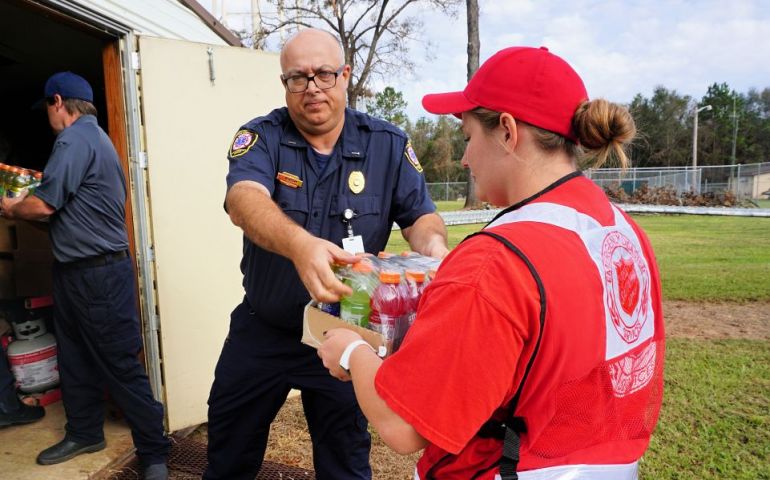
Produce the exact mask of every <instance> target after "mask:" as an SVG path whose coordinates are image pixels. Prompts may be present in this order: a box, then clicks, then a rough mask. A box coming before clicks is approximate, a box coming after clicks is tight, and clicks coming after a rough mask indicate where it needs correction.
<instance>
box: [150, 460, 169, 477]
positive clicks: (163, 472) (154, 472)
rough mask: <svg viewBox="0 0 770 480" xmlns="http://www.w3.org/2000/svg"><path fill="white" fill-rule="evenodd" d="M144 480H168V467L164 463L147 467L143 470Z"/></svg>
mask: <svg viewBox="0 0 770 480" xmlns="http://www.w3.org/2000/svg"><path fill="white" fill-rule="evenodd" d="M144 480H168V467H166V464H165V463H155V464H153V465H148V466H147V467H146V468H145V469H144Z"/></svg>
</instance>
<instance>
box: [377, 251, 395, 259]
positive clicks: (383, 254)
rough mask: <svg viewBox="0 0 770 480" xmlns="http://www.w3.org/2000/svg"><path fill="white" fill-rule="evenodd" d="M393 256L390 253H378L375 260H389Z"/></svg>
mask: <svg viewBox="0 0 770 480" xmlns="http://www.w3.org/2000/svg"><path fill="white" fill-rule="evenodd" d="M392 256H393V254H392V253H390V252H380V253H378V254H377V258H390V257H392Z"/></svg>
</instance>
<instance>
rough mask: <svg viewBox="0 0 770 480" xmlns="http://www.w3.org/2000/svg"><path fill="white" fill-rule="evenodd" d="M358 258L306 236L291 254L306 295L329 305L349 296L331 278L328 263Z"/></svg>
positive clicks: (357, 259)
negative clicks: (306, 292)
mask: <svg viewBox="0 0 770 480" xmlns="http://www.w3.org/2000/svg"><path fill="white" fill-rule="evenodd" d="M360 259H361V258H360V257H357V256H355V255H351V254H350V253H348V252H346V251H345V250H343V249H341V248H340V247H338V246H337V245H335V244H333V243H331V242H329V241H327V240H324V239H322V238H318V237H313V236H310V235H308V237H307V238H306V239H304V240H302V243H301V244H299V245H297V246H296V248H295V249H294V254H293V255H292V261H293V262H294V267H295V268H296V269H297V273H299V278H300V280H302V283H303V284H304V285H305V288H306V289H307V291H308V293H310V296H311V297H312V298H313V299H314V300H316V301H319V302H329V303H331V302H338V301H339V300H340V297H344V296H347V295H351V294H352V293H353V290H352V289H351V288H350V287H348V286H347V285H345V284H344V283H342V282H341V281H340V280H339V279H338V278H337V277H336V276H335V275H334V272H333V271H332V267H331V266H332V264H333V263H356V262H358V261H359V260H360Z"/></svg>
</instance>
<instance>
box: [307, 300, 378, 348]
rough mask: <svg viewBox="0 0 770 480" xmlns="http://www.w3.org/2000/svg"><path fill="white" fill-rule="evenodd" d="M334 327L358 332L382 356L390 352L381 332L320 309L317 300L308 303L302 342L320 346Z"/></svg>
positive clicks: (316, 346)
mask: <svg viewBox="0 0 770 480" xmlns="http://www.w3.org/2000/svg"><path fill="white" fill-rule="evenodd" d="M332 328H347V329H348V330H353V331H354V332H356V333H358V334H359V335H361V338H363V339H364V340H365V341H366V343H368V344H369V345H371V346H372V348H374V351H375V352H377V355H379V356H380V357H384V356H386V355H387V354H388V353H389V352H388V346H387V342H385V338H384V337H383V336H382V335H381V334H379V333H377V332H375V331H373V330H369V329H367V328H364V327H359V326H358V325H351V324H349V323H347V322H345V321H343V320H341V319H340V318H339V317H335V316H334V315H330V314H328V313H326V312H324V311H323V310H319V309H318V303H317V302H310V303H308V304H307V306H306V307H305V314H304V315H303V318H302V343H304V344H305V345H309V346H311V347H313V348H318V347H319V346H320V345H321V342H323V341H324V332H325V331H327V330H331V329H332Z"/></svg>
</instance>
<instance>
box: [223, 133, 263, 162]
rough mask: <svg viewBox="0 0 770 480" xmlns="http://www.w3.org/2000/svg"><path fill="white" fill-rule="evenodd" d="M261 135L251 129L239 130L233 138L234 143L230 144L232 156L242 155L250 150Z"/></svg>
mask: <svg viewBox="0 0 770 480" xmlns="http://www.w3.org/2000/svg"><path fill="white" fill-rule="evenodd" d="M258 138H259V135H257V134H256V132H252V131H251V130H245V129H243V130H238V132H237V133H236V134H235V137H234V138H233V144H232V145H230V156H231V157H240V156H241V155H243V154H244V153H246V152H248V151H249V150H250V149H251V147H252V146H254V144H255V143H257V139H258Z"/></svg>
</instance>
